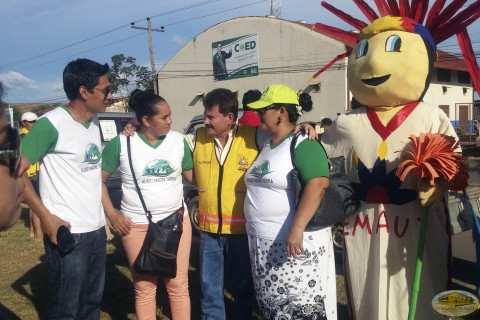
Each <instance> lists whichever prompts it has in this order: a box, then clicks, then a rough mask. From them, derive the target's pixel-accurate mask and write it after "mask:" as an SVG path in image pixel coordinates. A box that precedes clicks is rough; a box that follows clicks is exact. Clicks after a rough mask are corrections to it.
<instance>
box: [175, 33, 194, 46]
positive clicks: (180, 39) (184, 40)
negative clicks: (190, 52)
mask: <svg viewBox="0 0 480 320" xmlns="http://www.w3.org/2000/svg"><path fill="white" fill-rule="evenodd" d="M189 40H190V39H188V38H187V37H182V36H180V35H178V34H176V35H174V36H173V37H172V41H173V42H175V43H176V44H179V45H181V46H183V45H184V44H185V43H187V42H188V41H189Z"/></svg>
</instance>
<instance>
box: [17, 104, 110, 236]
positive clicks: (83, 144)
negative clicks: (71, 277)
mask: <svg viewBox="0 0 480 320" xmlns="http://www.w3.org/2000/svg"><path fill="white" fill-rule="evenodd" d="M100 147H101V142H100V131H99V128H98V117H97V116H94V117H93V118H92V119H91V121H90V123H89V124H87V125H85V124H82V123H80V122H77V121H75V120H74V119H73V118H72V116H71V114H70V112H69V111H68V110H67V109H65V108H64V107H58V108H56V109H54V110H52V111H50V112H48V113H46V114H45V115H44V116H43V117H41V118H40V119H39V120H38V121H37V123H36V124H35V126H34V127H33V128H32V130H31V131H30V133H29V134H28V135H27V136H25V138H24V139H23V141H22V152H23V153H24V154H25V155H26V156H27V158H28V160H29V161H30V163H32V161H34V162H33V163H35V162H36V161H37V160H40V170H42V172H41V173H40V175H39V177H40V181H39V186H40V197H41V199H42V202H43V204H44V205H45V207H46V208H47V209H48V210H49V211H50V212H51V213H52V214H54V215H56V216H57V217H59V218H61V219H63V220H65V221H68V222H69V223H70V225H71V231H72V233H85V232H91V231H95V230H98V229H99V228H101V227H103V226H104V225H105V215H104V212H103V207H102V202H101V196H102V180H101V173H100V169H101V162H102V158H101V151H100V150H101V149H100Z"/></svg>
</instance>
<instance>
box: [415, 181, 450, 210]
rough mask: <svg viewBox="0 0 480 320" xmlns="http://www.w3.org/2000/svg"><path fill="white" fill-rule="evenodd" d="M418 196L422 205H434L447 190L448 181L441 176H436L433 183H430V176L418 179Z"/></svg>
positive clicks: (432, 206)
mask: <svg viewBox="0 0 480 320" xmlns="http://www.w3.org/2000/svg"><path fill="white" fill-rule="evenodd" d="M417 187H418V198H419V199H420V203H421V204H422V206H424V207H431V208H434V207H436V206H437V205H438V204H439V203H440V202H441V201H442V198H443V196H444V195H445V193H446V192H447V191H448V188H449V185H448V182H447V181H446V180H445V179H443V178H436V179H435V185H433V186H432V185H430V178H422V179H420V180H418V185H417Z"/></svg>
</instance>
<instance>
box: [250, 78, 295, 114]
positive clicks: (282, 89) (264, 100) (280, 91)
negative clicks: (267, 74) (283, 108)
mask: <svg viewBox="0 0 480 320" xmlns="http://www.w3.org/2000/svg"><path fill="white" fill-rule="evenodd" d="M274 103H285V104H294V105H296V106H298V96H297V92H296V91H293V90H292V89H290V88H289V87H287V86H286V85H284V84H272V85H271V86H269V87H268V88H267V90H265V91H264V92H263V93H262V96H261V97H260V100H258V101H255V102H252V103H249V104H247V106H248V107H250V108H252V109H262V108H266V107H268V106H270V105H272V104H274Z"/></svg>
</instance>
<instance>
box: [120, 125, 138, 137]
mask: <svg viewBox="0 0 480 320" xmlns="http://www.w3.org/2000/svg"><path fill="white" fill-rule="evenodd" d="M135 131H137V128H135V126H132V125H131V124H130V123H127V125H126V126H125V128H123V131H122V132H120V134H123V135H124V136H127V137H128V136H133V135H134V134H135Z"/></svg>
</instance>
